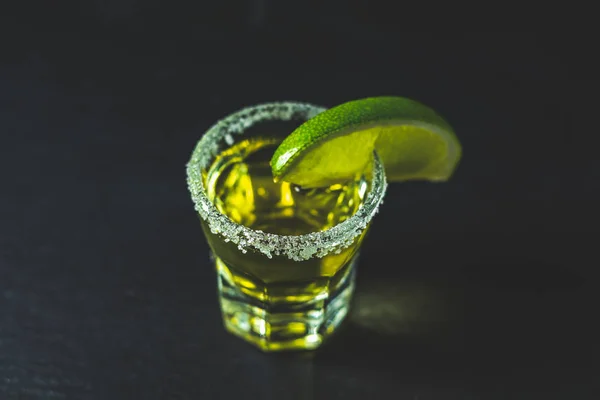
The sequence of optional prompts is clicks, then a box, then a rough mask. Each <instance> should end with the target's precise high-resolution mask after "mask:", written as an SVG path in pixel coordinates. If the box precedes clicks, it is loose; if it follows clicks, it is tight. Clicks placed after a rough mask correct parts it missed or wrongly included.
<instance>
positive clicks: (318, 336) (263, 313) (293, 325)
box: [215, 256, 358, 352]
mask: <svg viewBox="0 0 600 400" xmlns="http://www.w3.org/2000/svg"><path fill="white" fill-rule="evenodd" d="M357 259H358V256H355V257H354V259H353V260H352V261H351V263H350V265H349V268H346V269H345V273H344V276H342V277H341V279H340V280H339V281H337V283H336V285H335V287H331V286H329V285H327V286H325V287H323V289H322V290H321V291H320V292H319V293H314V292H311V295H310V298H307V297H308V296H304V298H303V301H285V299H284V300H283V301H282V300H281V299H279V300H280V301H269V298H268V296H266V298H263V299H260V300H259V299H257V298H256V296H249V295H248V294H246V293H244V292H243V291H242V289H241V288H240V287H239V286H238V285H236V284H235V283H234V282H233V279H232V275H231V273H230V271H229V268H228V267H227V265H225V263H223V262H222V261H221V260H220V259H219V258H216V260H215V261H216V267H217V273H218V287H219V301H220V304H221V311H222V315H223V322H224V324H225V328H226V329H227V330H228V331H229V332H230V333H232V334H234V335H236V336H238V337H240V338H242V339H244V340H245V341H247V342H249V343H251V344H253V345H254V346H256V347H258V348H259V349H261V350H263V351H269V352H270V351H284V350H314V349H316V348H317V347H319V346H320V345H321V344H322V343H323V342H324V341H325V340H326V339H327V338H328V337H329V336H331V335H332V334H333V333H334V332H335V331H336V330H337V328H338V327H339V326H340V325H341V323H342V322H343V320H344V318H345V317H346V315H347V314H348V311H349V307H350V300H351V298H352V294H353V292H354V281H355V266H356V263H357Z"/></svg>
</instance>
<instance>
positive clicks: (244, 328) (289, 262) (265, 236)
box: [187, 102, 386, 351]
mask: <svg viewBox="0 0 600 400" xmlns="http://www.w3.org/2000/svg"><path fill="white" fill-rule="evenodd" d="M324 110H325V108H323V107H319V106H315V105H312V104H307V103H300V102H278V103H267V104H260V105H256V106H251V107H247V108H244V109H242V110H239V111H237V112H235V113H233V114H231V115H229V116H227V117H225V118H224V119H222V120H220V121H218V122H217V123H215V124H214V125H213V126H212V127H211V128H210V129H209V130H208V131H207V132H206V133H205V134H204V135H203V136H202V137H201V139H200V140H199V142H198V143H197V145H196V147H195V149H194V151H193V153H192V156H191V159H190V161H189V162H188V164H187V182H188V187H189V190H190V193H191V197H192V200H193V202H194V205H195V210H196V212H197V213H198V215H199V217H200V221H201V226H202V229H203V231H204V234H205V237H206V240H207V242H208V245H209V246H210V249H211V253H212V260H213V262H214V265H215V267H216V272H217V287H218V296H219V302H220V306H221V311H222V317H223V322H224V325H225V328H226V329H227V330H228V331H229V332H231V333H233V334H234V335H237V336H239V337H240V338H242V339H244V340H246V341H247V342H249V343H251V344H253V345H255V346H257V347H258V348H260V349H261V350H264V351H281V350H312V349H315V348H317V347H319V346H320V345H321V344H322V343H323V342H324V341H325V340H326V339H328V338H329V337H330V336H331V335H332V334H333V333H334V332H335V331H336V330H337V329H338V328H339V327H340V324H341V323H342V321H343V320H344V318H345V317H346V315H347V313H348V310H349V307H350V302H351V299H352V295H353V292H354V286H355V275H356V268H357V263H358V256H359V253H360V247H361V244H362V242H363V239H364V238H365V235H366V233H367V230H368V228H369V225H370V223H371V220H372V218H373V216H374V215H375V214H376V213H377V210H378V206H379V205H380V203H381V201H382V199H383V197H384V194H385V190H386V179H385V172H384V169H383V165H382V163H381V161H380V159H379V158H378V156H377V154H376V153H374V154H373V163H372V166H373V167H372V168H371V169H370V170H369V171H368V172H365V174H363V176H359V177H357V179H356V180H355V181H352V182H345V183H340V184H336V185H332V186H330V187H326V188H316V189H304V188H301V187H298V186H295V185H293V184H291V183H288V182H274V180H273V177H272V174H271V169H270V165H269V160H270V158H271V156H272V154H273V152H274V150H275V148H276V147H277V145H278V144H279V143H280V142H281V141H282V140H283V139H284V138H285V137H286V136H287V135H288V134H289V133H291V132H292V131H293V130H294V129H295V128H296V127H297V126H299V125H300V124H301V123H303V122H304V121H306V120H308V119H310V118H312V117H313V116H315V115H317V114H319V113H320V112H322V111H324Z"/></svg>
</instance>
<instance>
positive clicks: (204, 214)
mask: <svg viewBox="0 0 600 400" xmlns="http://www.w3.org/2000/svg"><path fill="white" fill-rule="evenodd" d="M325 110H326V108H325V107H320V106H316V105H313V104H310V103H303V102H293V101H283V102H271V103H263V104H258V105H254V106H249V107H245V108H242V109H240V110H238V111H236V112H234V113H232V114H229V115H228V116H226V117H225V118H223V119H221V120H219V121H217V122H216V123H215V124H214V125H212V126H211V127H210V128H209V129H208V130H207V131H206V132H205V133H204V135H202V137H201V138H200V140H199V141H198V142H197V144H196V147H195V148H194V150H193V152H192V156H191V158H190V160H189V162H188V163H187V165H186V171H187V184H188V189H189V191H190V194H191V197H192V200H193V202H194V209H195V210H196V211H197V212H198V214H199V215H200V217H201V218H202V219H203V220H204V221H205V222H206V223H207V225H208V227H209V229H210V231H211V232H212V233H213V234H218V235H220V236H221V237H223V239H224V240H225V241H229V242H232V243H234V244H236V245H237V247H238V249H239V250H240V251H241V252H243V253H246V252H247V251H248V249H252V250H254V251H258V252H260V253H262V254H264V255H265V256H267V257H268V258H272V257H273V255H278V256H286V257H288V258H289V259H292V260H295V261H305V260H308V259H311V258H313V257H323V256H325V255H327V254H330V253H332V252H333V253H340V252H341V251H342V250H343V249H344V248H347V247H349V246H350V245H351V244H352V243H353V242H354V240H355V238H356V237H357V236H359V235H361V234H362V232H363V230H364V229H365V228H366V227H367V225H368V224H369V223H370V222H371V219H372V218H373V216H374V215H375V214H376V213H377V212H378V207H379V205H380V204H381V203H382V200H383V196H384V194H385V191H386V188H387V182H386V178H385V171H384V167H383V164H382V162H381V159H380V158H379V156H378V155H377V153H376V152H374V163H373V165H374V167H373V171H372V173H373V176H372V180H371V187H370V190H369V191H368V192H367V196H366V198H365V200H364V202H363V203H362V204H361V205H360V206H359V208H358V210H356V212H355V213H354V214H352V216H350V217H349V218H348V219H346V220H344V221H342V222H340V223H339V224H337V225H335V226H333V227H331V228H329V229H326V230H324V231H319V232H310V233H306V234H302V235H278V234H275V233H268V232H264V231H261V230H255V229H252V228H249V227H247V226H244V225H241V224H238V223H236V222H234V221H232V220H231V219H230V218H229V217H228V216H227V215H225V214H223V213H221V212H220V211H219V210H218V209H217V207H216V206H215V205H214V204H213V203H212V202H211V201H210V200H209V198H208V196H207V194H206V190H205V187H204V183H203V181H202V169H203V168H208V167H209V166H210V164H211V163H212V162H213V160H214V157H215V156H217V154H218V153H219V151H221V149H222V147H221V146H220V145H221V143H224V144H225V145H228V146H230V145H232V144H233V143H234V142H235V140H234V138H233V135H234V134H243V133H244V131H246V129H248V128H250V127H251V126H253V125H255V124H256V123H260V122H262V121H277V120H280V121H289V120H291V119H292V118H293V117H295V116H296V117H297V116H301V117H302V119H304V120H308V119H309V118H312V117H313V116H315V115H317V114H319V113H321V112H323V111H325Z"/></svg>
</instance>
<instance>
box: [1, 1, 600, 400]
mask: <svg viewBox="0 0 600 400" xmlns="http://www.w3.org/2000/svg"><path fill="white" fill-rule="evenodd" d="M3 7H8V6H3ZM10 7H12V8H11V9H5V10H3V11H2V12H0V22H2V24H1V28H0V33H2V35H1V36H0V45H1V46H0V61H1V63H0V400H4V399H111V400H112V399H115V400H116V399H230V398H235V397H236V396H238V397H239V398H247V399H259V398H261V399H263V398H264V399H369V398H391V399H402V400H403V399H407V400H430V399H444V400H451V399H460V400H465V399H533V398H536V399H537V398H540V399H554V398H557V399H578V400H579V399H597V398H599V393H600V391H598V389H599V388H598V372H599V371H598V367H599V364H598V362H599V359H598V355H599V346H598V337H600V332H599V330H598V328H597V327H596V325H597V319H598V304H599V302H598V300H599V299H598V297H599V296H598V294H597V280H596V279H595V278H597V273H596V268H597V267H598V257H597V256H596V251H595V250H594V247H595V245H596V244H597V243H598V239H600V234H599V229H598V222H599V218H598V212H597V207H598V202H599V200H600V196H599V195H598V193H599V191H598V189H599V182H598V176H599V174H600V164H599V163H598V151H597V147H595V142H596V140H595V137H597V129H598V128H597V123H594V122H593V119H594V114H595V113H596V110H597V106H596V105H597V100H594V99H595V95H594V93H596V92H595V90H594V89H595V87H596V84H597V82H596V79H597V78H596V76H597V75H596V69H595V66H594V65H592V64H591V63H590V60H591V58H592V57H588V56H586V55H587V54H590V53H592V49H593V48H594V43H593V40H592V39H590V36H588V35H587V34H585V33H577V34H572V35H571V36H567V35H565V34H564V33H563V32H555V33H553V32H496V33H494V32H464V33H460V32H456V31H455V30H456V27H452V26H450V25H449V26H437V24H435V23H433V22H431V21H429V20H428V19H424V20H423V23H422V24H421V25H423V26H425V27H426V28H429V29H430V30H428V31H425V32H404V31H403V29H402V28H404V22H405V21H403V20H401V19H399V17H398V15H397V14H396V13H395V12H393V10H392V9H384V8H380V7H376V6H367V5H364V4H362V2H358V1H351V2H342V1H330V2H325V3H323V2H316V1H305V2H302V3H291V2H290V3H288V2H283V1H274V0H262V1H261V0H255V1H250V0H248V1H238V2H235V3H232V2H223V3H214V4H213V3H203V2H200V1H197V2H188V1H182V0H180V1H170V2H166V1H159V0H154V1H149V0H148V1H144V2H141V1H137V0H122V1H117V0H112V1H100V0H97V1H88V2H74V1H72V2H58V3H57V2H49V1H48V2H29V3H27V2H19V3H18V4H14V5H11V6H10ZM406 19H407V21H412V22H414V21H413V20H415V19H416V18H415V17H412V18H408V17H407V18H406ZM426 21H429V22H427V25H425V22H426ZM430 25H431V26H430ZM432 30H434V31H432ZM384 94H388V95H389V94H391V95H401V96H407V97H412V98H414V99H417V100H420V101H422V102H424V103H426V104H428V105H430V106H432V107H433V108H435V109H437V110H438V111H439V112H440V113H441V114H442V115H444V116H445V117H446V118H447V119H448V120H449V121H450V123H451V124H452V125H453V126H454V127H455V129H456V132H457V133H458V135H459V137H460V139H461V141H462V143H463V148H464V157H463V160H462V162H461V164H460V166H459V168H458V170H457V172H456V175H455V176H454V178H453V179H452V180H451V181H450V182H448V183H445V184H425V183H410V184H403V185H394V186H392V187H390V190H389V192H388V195H387V197H386V201H385V204H384V206H383V207H382V210H381V213H380V214H379V215H378V216H377V217H376V220H375V223H374V224H373V229H372V232H371V235H370V236H369V238H368V240H367V242H366V244H365V245H364V251H363V257H362V260H361V265H360V273H359V278H358V289H357V293H356V301H355V305H354V309H353V313H352V315H351V316H350V318H349V321H348V324H347V325H346V327H345V329H344V330H343V331H342V332H341V333H340V334H339V335H338V336H337V337H336V338H335V340H333V341H331V342H330V343H329V344H328V345H326V346H325V347H323V348H322V349H321V350H319V351H317V352H314V353H310V354H305V355H301V356H291V355H287V356H286V355H266V354H262V353H260V352H258V351H256V350H254V348H252V347H250V346H249V345H247V344H245V343H243V342H241V341H239V340H238V339H235V338H233V337H232V336H229V335H228V334H226V333H225V332H224V330H223V328H222V327H221V322H220V314H219V310H218V304H217V298H216V291H215V290H216V284H215V274H214V272H213V269H212V266H211V264H210V262H209V260H208V250H207V246H206V244H205V242H204V239H203V237H202V232H201V229H200V225H199V223H198V220H197V218H196V216H195V215H194V212H193V207H192V202H191V200H190V198H189V194H188V192H187V189H186V185H185V170H184V165H185V163H186V162H187V160H188V157H189V155H190V153H191V151H192V148H193V146H194V145H195V143H196V141H197V140H198V139H199V137H200V136H201V134H202V132H203V131H204V130H205V129H207V128H208V127H209V126H210V125H211V124H212V123H213V122H214V121H216V120H217V119H219V118H221V117H223V116H225V115H226V114H228V113H230V112H232V111H234V110H236V109H238V108H240V107H243V106H246V105H251V104H255V103H258V102H264V101H274V100H301V101H308V102H312V103H317V104H322V105H326V106H333V105H335V104H337V103H340V102H343V101H347V100H350V99H354V98H359V97H364V96H375V95H384Z"/></svg>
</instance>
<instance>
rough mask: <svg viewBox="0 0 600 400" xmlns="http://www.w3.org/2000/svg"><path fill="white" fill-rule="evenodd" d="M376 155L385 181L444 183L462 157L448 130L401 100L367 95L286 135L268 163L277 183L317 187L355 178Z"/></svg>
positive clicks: (423, 108) (431, 114)
mask: <svg viewBox="0 0 600 400" xmlns="http://www.w3.org/2000/svg"><path fill="white" fill-rule="evenodd" d="M374 150H375V151H377V153H378V154H379V156H380V157H381V159H382V161H383V164H384V166H385V171H386V177H387V179H388V180H389V181H390V182H400V181H406V180H428V181H445V180H447V179H448V178H449V177H450V176H451V175H452V173H453V172H454V169H455V168H456V165H457V164H458V161H459V159H460V156H461V146H460V142H459V141H458V139H457V138H456V136H455V134H454V131H453V130H452V127H451V126H450V125H449V124H448V123H447V122H446V121H445V120H444V119H443V118H442V117H441V116H439V115H438V114H437V113H436V112H435V111H434V110H432V109H431V108H429V107H427V106H425V105H423V104H421V103H419V102H417V101H414V100H411V99H407V98H404V97H369V98H365V99H359V100H353V101H349V102H347V103H343V104H340V105H338V106H336V107H333V108H330V109H328V110H326V111H324V112H322V113H320V114H318V115H316V116H314V117H313V118H311V119H309V120H308V121H306V122H305V123H303V124H302V125H300V126H299V127H298V128H297V129H296V130H295V131H293V132H292V133H291V134H290V135H289V136H288V137H286V138H285V139H284V140H283V142H281V144H280V145H279V147H278V148H277V149H276V150H275V154H274V155H273V158H272V159H271V169H272V171H273V177H274V178H275V179H276V180H284V181H288V182H292V183H295V184H297V185H300V186H302V187H307V188H310V187H322V186H327V185H331V184H334V183H339V182H343V181H347V180H350V179H354V178H356V176H357V175H358V174H360V173H363V172H364V171H366V170H368V169H369V167H370V165H371V160H372V157H373V151H374Z"/></svg>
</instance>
